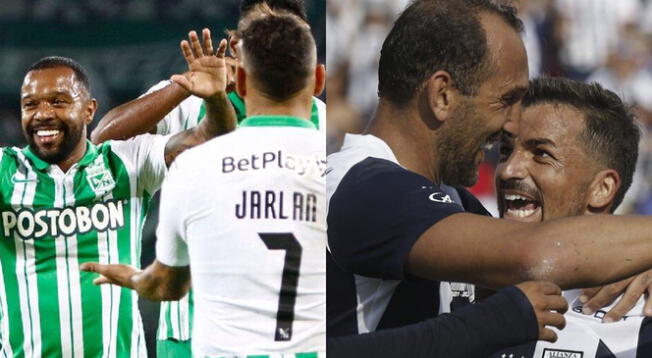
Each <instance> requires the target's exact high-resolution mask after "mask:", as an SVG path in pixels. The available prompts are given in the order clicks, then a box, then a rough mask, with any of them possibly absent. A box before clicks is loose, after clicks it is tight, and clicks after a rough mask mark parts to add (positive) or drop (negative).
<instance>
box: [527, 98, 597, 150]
mask: <svg viewBox="0 0 652 358" xmlns="http://www.w3.org/2000/svg"><path fill="white" fill-rule="evenodd" d="M583 129H584V119H583V115H582V113H581V112H579V111H578V110H577V109H575V108H573V107H570V106H567V105H563V104H537V105H532V106H528V107H526V108H524V109H523V114H522V117H521V123H520V126H519V133H514V134H515V135H516V136H517V137H519V139H520V140H521V141H526V140H528V139H532V138H540V139H549V140H552V141H553V142H560V141H562V140H564V139H567V138H572V139H574V138H576V137H577V135H578V134H579V133H580V132H581V131H582V130H583Z"/></svg>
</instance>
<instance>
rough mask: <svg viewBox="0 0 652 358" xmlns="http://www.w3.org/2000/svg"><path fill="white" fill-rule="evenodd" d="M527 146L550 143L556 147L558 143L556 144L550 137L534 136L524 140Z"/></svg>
mask: <svg viewBox="0 0 652 358" xmlns="http://www.w3.org/2000/svg"><path fill="white" fill-rule="evenodd" d="M523 143H524V144H525V145H526V146H528V147H536V146H538V145H546V144H547V145H550V146H553V147H554V148H557V145H556V144H555V142H554V141H552V140H551V139H548V138H532V139H528V140H526V141H524V142H523Z"/></svg>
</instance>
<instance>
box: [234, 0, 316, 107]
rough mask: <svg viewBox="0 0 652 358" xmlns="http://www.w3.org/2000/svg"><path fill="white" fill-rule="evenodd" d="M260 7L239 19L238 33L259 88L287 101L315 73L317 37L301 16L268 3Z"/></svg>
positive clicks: (273, 96)
mask: <svg viewBox="0 0 652 358" xmlns="http://www.w3.org/2000/svg"><path fill="white" fill-rule="evenodd" d="M260 8H261V9H262V10H261V11H259V15H258V16H255V17H253V18H251V19H250V20H248V21H246V22H241V23H240V26H239V27H238V30H237V31H236V36H237V37H238V38H240V39H241V41H242V50H243V52H244V61H245V63H247V64H250V65H251V67H250V68H248V70H249V72H250V74H251V75H252V76H253V78H255V80H256V82H257V83H259V84H260V86H261V88H260V90H261V91H262V92H263V93H264V94H265V95H267V96H269V97H270V98H272V99H274V100H276V101H284V100H287V99H288V98H290V97H291V96H292V95H294V94H295V93H297V92H298V91H299V90H301V89H303V88H304V87H305V86H306V84H307V81H308V77H309V75H310V74H311V73H313V71H314V66H315V64H316V62H315V61H316V55H315V51H316V50H315V40H314V39H313V37H312V33H311V32H310V26H308V24H307V23H306V22H305V21H303V20H301V19H300V18H299V17H297V16H295V15H293V14H290V13H289V12H286V11H273V10H271V9H269V7H267V6H260Z"/></svg>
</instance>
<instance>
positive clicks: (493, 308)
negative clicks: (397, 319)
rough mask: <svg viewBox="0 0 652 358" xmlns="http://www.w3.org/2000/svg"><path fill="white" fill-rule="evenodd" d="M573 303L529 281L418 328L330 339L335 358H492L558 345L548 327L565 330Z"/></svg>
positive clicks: (329, 348) (549, 287) (554, 289)
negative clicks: (530, 346)
mask: <svg viewBox="0 0 652 358" xmlns="http://www.w3.org/2000/svg"><path fill="white" fill-rule="evenodd" d="M567 306H568V304H567V303H566V300H565V299H564V298H563V297H561V290H560V289H559V287H557V286H556V285H554V284H552V283H550V282H524V283H521V284H519V285H517V286H516V287H514V286H512V287H508V288H506V289H503V290H501V291H499V292H498V293H496V294H494V295H493V296H491V297H490V298H488V299H487V300H485V301H483V302H481V303H478V304H474V305H467V306H464V307H462V308H460V309H458V310H456V311H455V312H452V313H450V314H442V315H439V316H437V317H435V318H431V319H429V320H426V321H423V322H419V323H416V324H412V325H408V326H404V327H398V328H391V329H384V330H380V331H376V332H372V333H367V334H360V335H350V336H342V337H329V338H328V340H327V348H326V349H327V351H328V353H329V354H332V355H333V356H335V357H339V358H349V357H351V358H353V357H378V358H393V357H451V358H452V357H460V358H462V357H487V356H489V355H490V354H491V353H493V352H495V351H497V350H499V349H502V348H506V347H510V346H513V345H517V344H521V343H525V342H528V341H534V340H536V339H537V338H538V339H542V340H546V341H551V342H554V341H556V340H557V335H556V334H555V333H554V331H552V330H551V329H550V328H546V327H549V326H555V327H557V328H559V329H561V328H563V327H564V325H565V320H564V317H563V313H564V312H566V309H567Z"/></svg>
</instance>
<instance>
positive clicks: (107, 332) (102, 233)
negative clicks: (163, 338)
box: [0, 40, 235, 358]
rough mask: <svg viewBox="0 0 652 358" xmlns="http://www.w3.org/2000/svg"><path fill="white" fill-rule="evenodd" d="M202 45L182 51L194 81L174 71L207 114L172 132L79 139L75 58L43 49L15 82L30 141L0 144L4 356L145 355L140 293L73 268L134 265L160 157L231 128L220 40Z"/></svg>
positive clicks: (84, 94)
mask: <svg viewBox="0 0 652 358" xmlns="http://www.w3.org/2000/svg"><path fill="white" fill-rule="evenodd" d="M195 42H196V43H194V44H193V45H194V47H199V48H200V50H201V46H200V45H199V43H198V41H195ZM205 48H206V51H208V52H209V53H207V54H205V55H204V54H203V53H202V54H201V55H198V57H197V58H196V59H195V58H193V59H192V61H188V64H189V72H188V73H189V74H190V76H188V77H189V78H190V81H189V80H188V79H186V78H185V77H182V76H176V77H177V78H179V81H180V82H181V83H182V84H183V85H185V86H186V87H188V88H189V89H191V90H192V91H193V93H195V94H196V95H199V96H201V97H202V98H204V99H205V101H206V103H207V111H208V113H209V115H208V116H207V118H209V119H208V120H206V121H203V122H202V124H200V125H199V126H197V127H195V128H193V129H191V130H188V131H185V132H182V133H179V134H177V135H174V136H172V137H166V136H153V135H143V136H138V137H135V138H133V139H131V140H129V141H108V142H106V143H104V144H102V145H100V146H95V145H93V144H91V143H90V142H88V141H87V140H86V127H87V125H88V124H89V123H90V122H91V121H92V119H93V115H94V114H95V110H96V108H97V102H96V101H95V99H93V98H92V96H91V93H90V85H89V81H88V78H87V76H86V73H85V71H84V70H83V68H82V67H81V66H80V65H79V64H78V63H76V62H75V61H73V60H71V59H69V58H62V57H46V58H43V59H41V60H40V61H38V62H36V63H35V64H34V65H32V66H31V67H30V68H29V69H28V71H27V74H26V76H25V79H24V81H23V85H22V87H21V117H22V119H21V121H22V129H23V134H24V135H25V138H26V140H27V143H28V145H27V146H26V147H25V148H22V149H21V148H16V147H12V148H3V149H2V151H0V219H1V221H0V224H1V226H0V292H1V293H2V294H1V295H0V314H1V316H0V317H1V318H2V319H1V321H0V322H1V323H0V344H1V347H2V348H1V350H0V357H29V358H33V357H146V356H147V353H146V351H145V346H144V336H143V329H142V324H141V321H140V314H139V312H138V304H137V296H136V295H135V294H133V293H132V292H130V291H129V290H124V289H120V288H114V287H101V288H98V287H96V286H94V285H92V283H91V281H92V275H90V274H87V273H83V272H80V270H79V266H80V264H82V263H83V262H86V261H100V262H103V263H126V264H130V265H135V266H138V265H139V262H140V239H141V229H142V225H143V220H144V218H145V215H146V213H147V210H148V207H149V199H150V198H151V196H152V195H153V194H154V192H155V191H156V190H157V189H158V188H159V186H160V185H161V182H162V181H163V178H164V176H165V174H166V171H167V165H169V164H170V163H171V162H172V160H174V158H175V157H176V156H177V155H178V154H179V153H180V152H182V151H183V150H184V149H186V148H189V147H192V146H194V145H197V144H199V143H202V142H204V141H206V140H208V139H210V138H212V137H214V136H216V135H218V134H222V133H225V132H228V131H230V130H232V129H233V128H234V127H235V113H234V112H233V110H232V108H231V106H230V105H228V101H227V100H226V92H225V88H226V65H225V62H224V53H225V51H226V40H223V41H222V42H221V43H220V46H219V49H218V53H217V54H216V55H213V53H212V52H213V51H212V44H210V43H209V44H205ZM188 51H190V49H189V45H188V43H185V44H184V52H185V53H187V52H188ZM186 58H188V56H187V55H186ZM173 78H175V77H174V76H173Z"/></svg>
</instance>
